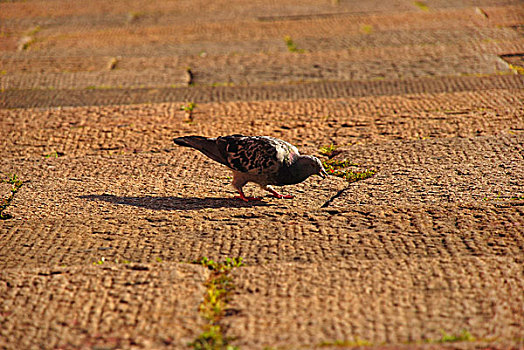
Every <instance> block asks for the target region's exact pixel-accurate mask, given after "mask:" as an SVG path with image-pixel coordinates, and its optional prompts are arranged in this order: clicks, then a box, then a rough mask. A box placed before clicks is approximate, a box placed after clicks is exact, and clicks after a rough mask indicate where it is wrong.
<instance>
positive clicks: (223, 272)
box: [188, 257, 243, 350]
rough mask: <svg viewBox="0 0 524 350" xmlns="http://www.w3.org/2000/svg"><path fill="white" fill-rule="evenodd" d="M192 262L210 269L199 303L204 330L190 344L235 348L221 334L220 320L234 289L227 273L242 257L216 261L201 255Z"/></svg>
mask: <svg viewBox="0 0 524 350" xmlns="http://www.w3.org/2000/svg"><path fill="white" fill-rule="evenodd" d="M193 263H195V264H199V265H202V266H204V267H206V268H208V269H209V270H211V271H212V273H211V276H210V277H209V279H208V280H207V282H206V284H205V285H206V287H207V290H206V294H205V296H204V301H203V302H202V304H200V314H201V316H202V317H203V318H204V319H205V320H206V321H207V324H206V325H205V326H204V330H203V332H202V333H200V335H199V336H198V337H197V338H196V339H195V340H194V341H193V342H191V343H190V344H188V345H189V346H192V347H193V349H196V350H224V349H225V350H235V349H238V348H237V347H235V346H233V345H230V344H229V341H230V340H231V339H230V338H228V337H226V336H225V335H224V334H223V329H222V327H221V325H220V323H219V322H220V320H221V319H222V317H224V315H225V312H226V309H227V303H228V301H229V294H230V293H231V292H232V290H233V289H234V287H235V286H234V284H233V280H232V278H231V277H230V276H229V273H230V272H231V270H232V269H233V268H236V267H240V266H242V265H243V262H242V258H226V260H225V261H224V262H216V261H214V260H211V259H209V258H207V257H203V258H201V259H199V260H197V261H194V262H193Z"/></svg>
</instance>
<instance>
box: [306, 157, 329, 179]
mask: <svg viewBox="0 0 524 350" xmlns="http://www.w3.org/2000/svg"><path fill="white" fill-rule="evenodd" d="M301 163H302V164H301V166H302V169H303V171H304V172H306V173H307V174H308V176H311V175H318V176H320V177H321V178H323V179H325V178H326V177H327V173H326V170H325V169H324V166H323V165H322V162H321V161H320V159H318V158H317V157H313V156H303V157H302V162H301Z"/></svg>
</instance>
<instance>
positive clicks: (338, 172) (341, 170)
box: [319, 144, 376, 183]
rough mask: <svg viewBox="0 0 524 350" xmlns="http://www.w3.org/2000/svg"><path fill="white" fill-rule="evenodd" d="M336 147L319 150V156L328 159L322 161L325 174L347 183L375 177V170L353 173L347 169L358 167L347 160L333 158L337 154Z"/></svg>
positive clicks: (325, 147)
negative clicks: (339, 178)
mask: <svg viewBox="0 0 524 350" xmlns="http://www.w3.org/2000/svg"><path fill="white" fill-rule="evenodd" d="M336 149H337V147H336V146H334V145H333V144H331V145H327V146H323V147H321V148H320V149H319V152H320V154H322V155H324V156H326V157H328V159H326V160H322V165H323V166H324V168H325V169H326V172H327V173H328V174H329V175H333V176H336V177H341V178H343V179H344V180H346V181H348V182H349V183H352V182H357V181H361V180H365V179H367V178H369V177H372V176H373V175H375V173H376V171H375V170H370V169H366V170H364V171H353V170H350V169H347V168H348V167H350V166H359V165H358V164H356V163H353V162H351V161H349V160H347V159H344V160H337V159H333V157H334V156H335V155H336V154H338V153H339V152H337V151H336Z"/></svg>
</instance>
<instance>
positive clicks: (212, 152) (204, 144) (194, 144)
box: [173, 136, 227, 165]
mask: <svg viewBox="0 0 524 350" xmlns="http://www.w3.org/2000/svg"><path fill="white" fill-rule="evenodd" d="M173 142H174V143H176V144H177V145H179V146H184V147H191V148H195V149H197V150H199V151H200V152H202V153H204V154H205V155H206V156H208V157H209V158H211V159H213V160H214V161H217V162H219V163H222V164H224V165H227V161H226V159H225V158H224V156H223V155H222V152H221V151H220V148H219V146H218V144H217V139H214V138H210V139H208V138H206V137H203V136H183V137H177V138H174V139H173Z"/></svg>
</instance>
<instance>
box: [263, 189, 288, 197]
mask: <svg viewBox="0 0 524 350" xmlns="http://www.w3.org/2000/svg"><path fill="white" fill-rule="evenodd" d="M266 190H267V191H269V193H271V195H272V196H273V197H276V198H278V199H293V198H295V196H293V195H291V194H280V193H278V192H277V191H275V190H274V189H272V188H266Z"/></svg>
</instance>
